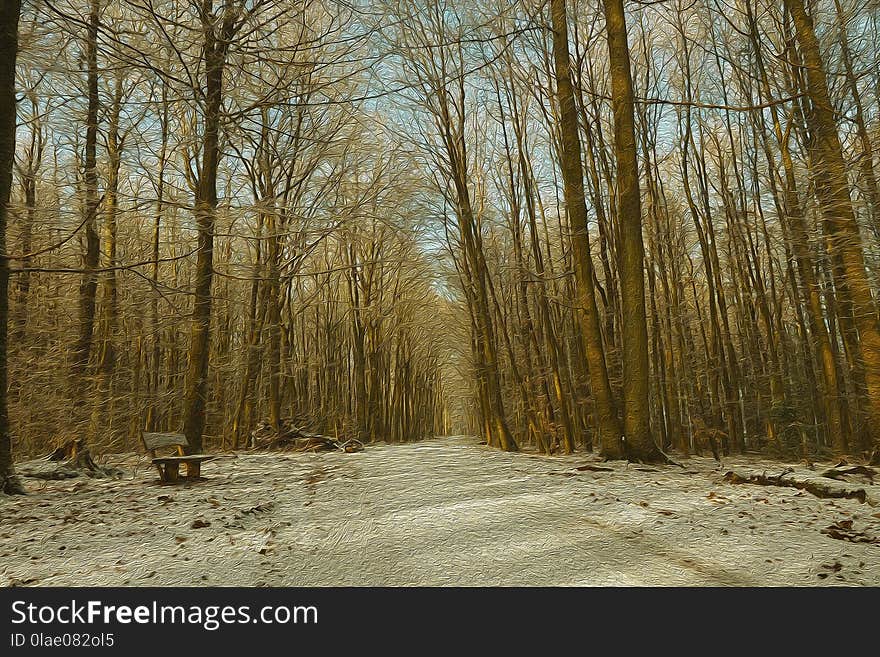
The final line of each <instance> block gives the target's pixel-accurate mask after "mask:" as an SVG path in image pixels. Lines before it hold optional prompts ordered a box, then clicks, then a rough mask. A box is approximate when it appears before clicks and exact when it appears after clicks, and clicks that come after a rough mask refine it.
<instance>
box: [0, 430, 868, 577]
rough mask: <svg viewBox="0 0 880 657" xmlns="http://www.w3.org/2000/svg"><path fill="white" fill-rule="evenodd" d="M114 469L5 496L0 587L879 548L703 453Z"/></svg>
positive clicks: (732, 562) (714, 565)
mask: <svg viewBox="0 0 880 657" xmlns="http://www.w3.org/2000/svg"><path fill="white" fill-rule="evenodd" d="M734 462H739V463H742V462H743V460H742V459H737V460H732V461H731V463H730V464H732V463H734ZM114 463H116V464H118V465H121V466H122V467H123V468H124V469H125V470H126V472H127V473H128V474H127V475H126V477H125V478H123V479H121V480H110V479H96V480H89V479H80V478H77V479H69V480H64V481H57V482H48V483H45V482H38V481H36V480H33V479H30V480H28V484H29V488H30V490H31V494H30V495H29V496H27V497H14V498H3V497H0V528H2V529H0V564H2V566H0V568H2V570H0V584H3V585H41V586H52V585H54V586H59V585H132V586H137V585H140V586H166V585H175V584H181V585H245V586H253V585H258V586H259V585H274V586H280V585H287V586H316V585H465V586H471V585H551V586H552V585H744V586H753V585H808V584H823V583H824V584H837V585H840V584H862V585H864V584H870V585H878V584H880V558H878V556H880V545H878V544H871V543H851V542H847V541H843V540H837V539H834V538H831V537H829V536H827V535H825V534H823V533H821V531H820V530H822V529H823V528H826V527H828V526H830V525H832V524H833V523H836V522H840V521H844V522H845V521H848V520H851V521H853V527H854V528H855V529H858V530H860V531H863V532H864V534H866V535H868V536H874V537H876V536H880V514H878V510H880V509H878V508H877V507H872V506H869V505H867V504H860V503H859V502H858V501H855V500H820V499H818V498H816V497H814V496H812V495H811V494H809V493H807V492H804V491H798V490H795V489H791V488H776V487H764V486H752V485H733V484H729V483H727V482H725V481H724V480H723V479H722V474H723V470H719V469H717V467H716V464H715V462H714V461H712V460H711V459H708V458H692V459H689V460H688V461H687V462H686V463H685V465H686V467H687V470H686V471H685V470H682V469H680V468H676V467H673V466H664V467H654V466H652V467H643V466H637V465H633V464H628V465H627V464H624V463H615V464H612V466H611V467H612V468H613V471H602V470H600V471H593V470H577V469H576V468H577V467H578V466H582V465H584V464H586V463H591V464H594V465H597V466H600V467H605V466H604V465H601V464H599V463H598V462H597V461H591V460H590V457H589V456H588V455H585V454H578V455H573V456H559V457H543V456H535V455H526V454H508V453H504V452H501V451H498V450H494V449H489V448H487V447H484V446H480V445H477V444H476V441H475V440H474V439H469V438H446V439H437V440H432V441H425V442H419V443H410V444H404V445H377V446H371V447H368V448H367V450H366V451H364V452H361V453H356V454H342V453H321V454H303V453H283V454H279V453H241V454H238V455H237V456H234V457H229V458H221V459H220V460H218V461H215V462H212V463H209V464H207V465H206V466H205V469H204V474H205V475H207V476H208V477H209V480H208V481H205V482H201V483H198V484H196V485H192V486H188V485H186V486H177V487H172V486H160V485H158V484H157V483H155V480H156V474H155V471H154V470H152V469H151V468H150V467H149V464H148V462H147V460H146V459H145V458H144V457H135V456H133V455H128V456H126V457H119V458H117V459H115V461H114ZM756 463H757V461H755V460H750V461H749V464H750V465H755V464H756ZM730 464H728V463H725V465H730ZM767 468H768V471H773V472H776V471H778V470H780V469H781V468H782V466H781V465H779V464H770V463H768V464H767Z"/></svg>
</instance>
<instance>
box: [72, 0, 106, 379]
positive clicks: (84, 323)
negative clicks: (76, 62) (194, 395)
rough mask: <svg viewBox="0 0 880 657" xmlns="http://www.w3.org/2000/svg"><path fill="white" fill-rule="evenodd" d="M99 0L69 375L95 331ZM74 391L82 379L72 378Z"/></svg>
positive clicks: (90, 47) (89, 52)
mask: <svg viewBox="0 0 880 657" xmlns="http://www.w3.org/2000/svg"><path fill="white" fill-rule="evenodd" d="M100 12H101V3H100V0H91V5H90V11H89V23H88V34H87V37H86V61H87V66H88V83H87V86H88V109H87V113H86V144H85V162H84V165H85V166H84V172H83V183H84V185H85V202H84V212H85V226H84V228H85V234H86V252H85V254H84V257H83V268H84V269H85V273H84V274H83V278H82V281H81V282H80V287H79V337H78V339H77V342H76V345H75V346H74V350H73V363H72V370H73V374H74V375H75V376H76V375H80V374H82V373H83V372H84V371H85V369H86V367H87V366H88V362H89V356H90V355H91V351H92V338H93V336H94V330H95V296H96V294H97V291H98V275H97V273H96V271H95V270H97V268H98V264H99V258H100V239H99V237H98V230H97V226H96V224H97V215H98V205H99V203H100V201H99V199H98V172H97V168H96V160H97V158H96V149H97V143H98V26H99V23H100ZM73 386H74V388H75V389H76V390H81V389H82V382H81V381H79V380H74V382H73Z"/></svg>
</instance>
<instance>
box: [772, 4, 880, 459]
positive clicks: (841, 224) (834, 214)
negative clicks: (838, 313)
mask: <svg viewBox="0 0 880 657" xmlns="http://www.w3.org/2000/svg"><path fill="white" fill-rule="evenodd" d="M785 6H786V8H787V9H788V10H789V12H790V13H791V17H792V20H793V23H794V27H795V32H796V35H797V40H798V44H799V45H800V49H801V57H802V60H803V67H804V75H805V78H806V92H807V95H808V97H809V100H810V108H809V111H808V113H807V122H808V125H809V127H810V131H811V135H810V140H809V142H808V145H807V146H808V150H809V154H810V164H811V167H812V169H813V175H814V180H815V188H816V198H817V199H818V201H819V206H820V208H821V210H822V215H823V219H824V222H825V225H826V227H827V230H828V232H829V234H828V239H827V240H826V243H827V245H828V248H829V250H830V251H831V256H832V260H835V259H838V262H839V267H835V270H836V271H835V274H836V278H837V281H836V282H838V283H842V284H843V287H844V288H845V289H847V290H848V292H849V297H850V300H851V302H852V311H853V319H854V322H855V326H856V329H857V330H858V334H859V338H860V342H859V348H860V351H861V355H862V361H863V363H864V367H865V386H866V393H867V409H866V410H867V413H868V416H869V426H870V427H871V431H872V442H873V446H874V449H878V448H880V325H878V320H877V308H876V305H875V303H874V299H873V298H872V295H871V286H870V283H869V281H868V275H867V272H866V271H865V257H864V252H863V250H862V238H861V235H860V233H859V226H858V223H856V217H855V214H854V212H853V207H852V201H851V199H850V195H849V186H848V183H847V168H846V162H845V161H844V158H843V149H842V147H841V144H840V136H839V135H838V132H837V123H836V121H835V118H834V107H833V105H832V104H831V97H830V95H829V92H828V82H827V79H826V74H825V62H824V61H823V59H822V56H821V53H820V51H819V42H818V40H817V38H816V32H815V30H814V28H813V20H812V18H810V16H808V15H807V13H806V10H805V8H804V3H803V0H785ZM841 279H842V280H841Z"/></svg>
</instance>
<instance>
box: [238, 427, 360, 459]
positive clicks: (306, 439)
mask: <svg viewBox="0 0 880 657" xmlns="http://www.w3.org/2000/svg"><path fill="white" fill-rule="evenodd" d="M279 424H280V431H277V432H276V431H275V430H274V429H273V428H272V425H271V424H270V423H269V422H268V421H264V422H260V424H258V425H257V428H256V429H254V430H253V431H251V447H252V448H254V449H266V450H291V451H295V452H337V451H338V452H346V453H351V452H360V451H362V450H363V449H364V445H363V443H362V442H361V441H359V440H357V439H354V438H351V439H347V440H346V439H344V438H331V437H329V436H323V435H321V434H317V433H309V432H307V431H304V430H303V429H300V428H299V427H297V426H295V425H294V424H293V423H292V422H291V421H290V420H288V419H286V418H285V419H282V420H281V422H280V423H279Z"/></svg>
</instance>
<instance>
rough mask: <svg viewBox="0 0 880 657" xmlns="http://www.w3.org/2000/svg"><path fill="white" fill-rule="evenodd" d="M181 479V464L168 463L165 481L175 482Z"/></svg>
mask: <svg viewBox="0 0 880 657" xmlns="http://www.w3.org/2000/svg"><path fill="white" fill-rule="evenodd" d="M179 478H180V464H179V463H166V464H165V479H164V481H169V482H174V481H177V480H178V479H179Z"/></svg>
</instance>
